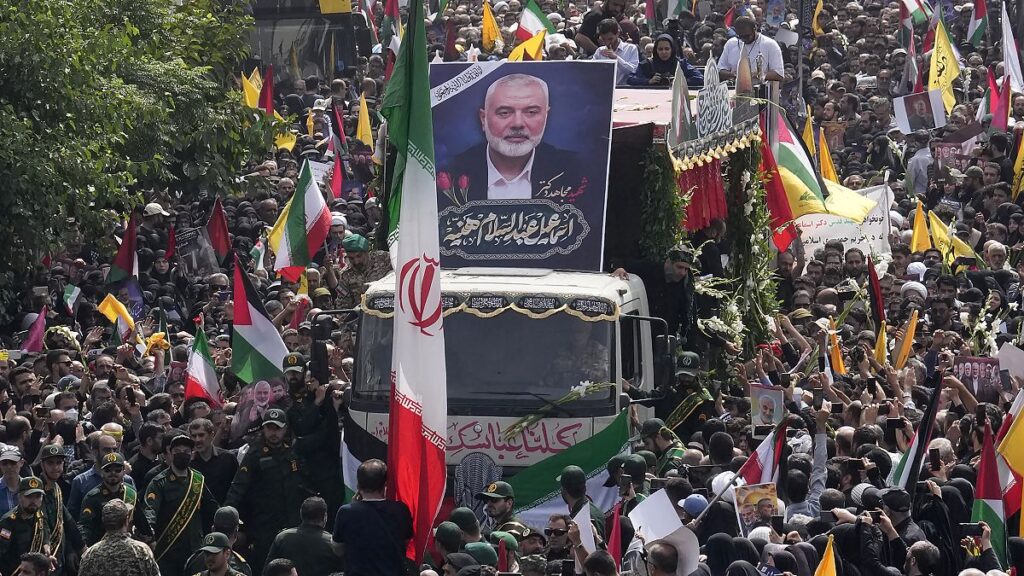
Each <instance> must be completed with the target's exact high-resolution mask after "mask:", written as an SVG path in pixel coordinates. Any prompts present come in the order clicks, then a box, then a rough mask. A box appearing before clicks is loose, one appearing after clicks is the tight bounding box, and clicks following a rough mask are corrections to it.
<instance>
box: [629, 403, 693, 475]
mask: <svg viewBox="0 0 1024 576" xmlns="http://www.w3.org/2000/svg"><path fill="white" fill-rule="evenodd" d="M640 439H641V440H643V443H644V448H646V449H648V450H650V451H651V452H654V454H655V455H656V456H657V457H658V477H659V478H664V477H665V476H666V475H667V474H668V471H669V470H674V469H676V468H679V466H680V465H682V463H683V454H684V453H685V452H686V448H685V447H684V446H683V443H682V442H681V441H680V440H679V438H678V437H676V435H675V433H673V432H672V431H671V430H669V429H668V428H666V427H665V422H663V421H662V420H661V419H659V418H651V419H650V420H646V421H644V423H643V424H642V425H641V426H640Z"/></svg>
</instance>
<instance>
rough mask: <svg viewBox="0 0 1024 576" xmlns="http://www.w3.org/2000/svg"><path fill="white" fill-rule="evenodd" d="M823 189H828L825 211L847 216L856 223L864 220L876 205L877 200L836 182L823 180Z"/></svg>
mask: <svg viewBox="0 0 1024 576" xmlns="http://www.w3.org/2000/svg"><path fill="white" fill-rule="evenodd" d="M825 190H827V191H828V198H825V210H826V213H828V214H833V215H835V216H842V217H843V218H849V219H850V220H853V221H854V222H856V223H858V224H860V223H861V222H864V219H865V218H867V217H868V214H869V213H870V212H871V211H872V210H874V209H875V206H878V202H875V201H874V200H872V199H870V198H868V197H866V196H861V195H860V194H858V193H857V191H856V190H850V189H849V188H847V187H846V186H843V185H842V184H839V183H838V182H833V181H831V180H825Z"/></svg>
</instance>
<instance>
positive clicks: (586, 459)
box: [508, 411, 629, 526]
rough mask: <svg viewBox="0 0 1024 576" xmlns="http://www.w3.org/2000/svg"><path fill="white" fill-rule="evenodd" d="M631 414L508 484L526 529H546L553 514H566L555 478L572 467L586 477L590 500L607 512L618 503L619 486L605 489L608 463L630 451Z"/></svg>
mask: <svg viewBox="0 0 1024 576" xmlns="http://www.w3.org/2000/svg"><path fill="white" fill-rule="evenodd" d="M628 417H629V412H628V411H623V412H622V413H621V414H619V415H618V417H616V418H615V420H613V421H612V423H611V424H609V425H608V427H607V428H605V429H604V430H601V431H600V432H598V433H597V434H594V435H593V436H591V437H590V438H587V439H586V440H583V441H582V442H579V443H577V444H575V445H574V446H572V447H571V448H567V449H565V450H563V451H562V452H559V453H558V454H554V455H552V456H549V457H547V458H545V459H544V460H541V461H540V462H538V463H536V464H534V465H533V466H530V467H529V468H527V469H525V470H523V471H521V472H519V473H518V474H516V475H515V476H513V477H512V478H510V479H509V481H508V483H509V484H511V485H512V489H513V490H514V491H515V494H516V516H518V517H519V518H520V519H521V520H522V521H523V523H524V524H526V525H527V526H545V525H546V523H547V521H548V518H550V517H551V515H552V514H565V510H566V508H565V501H564V500H562V495H561V492H560V491H559V488H558V483H557V482H555V478H557V477H558V475H559V474H561V472H562V469H563V468H565V467H566V466H569V465H570V464H572V465H575V466H579V467H580V468H582V469H583V471H584V472H585V473H586V475H587V496H589V497H590V499H591V500H593V501H594V505H595V506H597V507H598V508H600V509H601V511H602V512H607V511H609V510H611V509H612V507H613V506H615V503H616V502H617V501H618V500H619V489H618V486H612V487H610V488H609V487H606V486H605V485H604V483H605V481H606V480H608V468H607V464H608V461H609V460H611V459H612V457H613V456H615V455H617V454H626V453H627V452H628V449H629V418H628Z"/></svg>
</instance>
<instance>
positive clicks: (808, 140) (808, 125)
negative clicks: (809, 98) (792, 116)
mask: <svg viewBox="0 0 1024 576" xmlns="http://www.w3.org/2000/svg"><path fill="white" fill-rule="evenodd" d="M800 139H801V140H803V141H804V146H807V153H808V154H810V155H811V157H812V158H813V157H814V156H815V155H816V154H817V151H816V150H815V149H814V124H813V123H812V122H811V107H810V106H808V107H807V122H804V132H803V134H801V135H800Z"/></svg>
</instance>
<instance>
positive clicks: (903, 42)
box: [896, 0, 916, 51]
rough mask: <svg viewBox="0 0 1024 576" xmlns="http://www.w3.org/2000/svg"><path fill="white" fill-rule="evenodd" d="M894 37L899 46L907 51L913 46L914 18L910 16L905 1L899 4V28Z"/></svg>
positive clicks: (908, 7)
mask: <svg viewBox="0 0 1024 576" xmlns="http://www.w3.org/2000/svg"><path fill="white" fill-rule="evenodd" d="M914 4H916V2H914ZM896 35H897V39H898V40H899V42H900V46H902V47H903V48H904V49H906V50H907V51H909V50H910V47H911V46H913V45H914V17H913V16H912V15H911V11H910V6H908V4H907V0H904V1H903V2H900V27H899V30H898V31H897V32H896Z"/></svg>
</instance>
